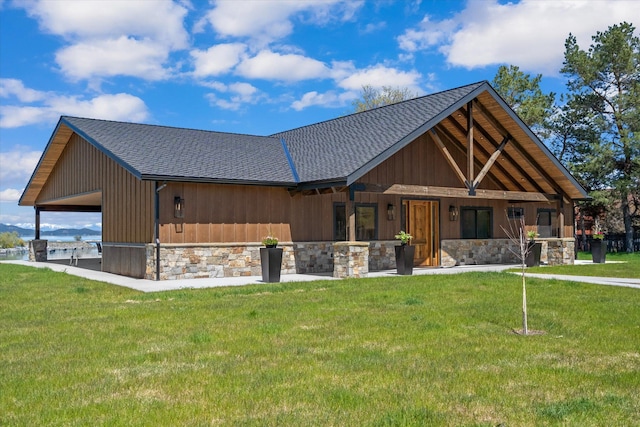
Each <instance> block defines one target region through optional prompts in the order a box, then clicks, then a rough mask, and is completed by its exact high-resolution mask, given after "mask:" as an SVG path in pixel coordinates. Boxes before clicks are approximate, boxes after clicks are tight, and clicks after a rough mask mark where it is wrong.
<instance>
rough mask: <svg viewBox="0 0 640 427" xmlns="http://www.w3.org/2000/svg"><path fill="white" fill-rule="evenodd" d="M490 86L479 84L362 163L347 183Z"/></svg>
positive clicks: (381, 161) (358, 177) (394, 152)
mask: <svg viewBox="0 0 640 427" xmlns="http://www.w3.org/2000/svg"><path fill="white" fill-rule="evenodd" d="M488 86H489V84H488V83H486V82H485V83H483V84H482V85H480V86H478V87H477V88H476V89H474V90H473V91H471V92H469V93H468V94H467V95H466V96H464V97H463V98H462V99H460V100H459V101H457V102H456V103H454V104H451V105H450V106H449V107H448V108H446V109H445V110H442V111H441V112H440V113H438V114H437V115H436V116H434V117H433V118H432V119H431V120H429V121H427V122H425V123H424V124H423V125H422V126H420V127H418V128H417V129H415V130H414V131H413V132H411V133H409V134H408V135H407V136H405V137H404V138H402V139H401V140H400V141H398V142H397V143H395V144H394V145H392V146H391V147H389V148H388V149H386V150H385V151H383V152H382V153H380V154H379V155H377V156H376V157H374V158H373V159H371V160H370V161H369V162H367V163H365V164H364V165H362V166H361V167H360V168H358V169H356V170H355V171H353V172H352V173H351V174H349V176H348V177H347V184H348V185H351V184H353V183H354V182H356V181H357V180H358V179H360V178H362V177H363V176H364V175H365V174H366V173H368V172H370V171H371V170H373V169H374V168H375V167H376V166H379V165H380V164H381V163H383V162H384V161H385V160H388V159H389V158H391V156H393V155H394V154H396V153H397V152H398V151H400V150H402V149H403V148H404V147H406V146H407V145H409V144H411V143H412V142H413V141H414V140H415V139H417V138H418V137H419V136H421V135H423V134H425V133H426V132H428V131H429V130H430V129H431V128H433V127H434V126H435V125H437V124H438V123H440V122H441V121H442V120H444V119H445V118H447V117H448V116H450V115H451V114H453V113H454V112H455V111H456V110H458V109H459V108H460V106H461V105H464V104H466V103H467V102H468V101H470V100H472V99H474V98H475V97H476V96H477V95H478V94H480V93H481V92H483V91H485V90H486V87H488Z"/></svg>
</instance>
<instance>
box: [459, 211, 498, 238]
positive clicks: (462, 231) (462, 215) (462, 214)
mask: <svg viewBox="0 0 640 427" xmlns="http://www.w3.org/2000/svg"><path fill="white" fill-rule="evenodd" d="M481 211H482V212H485V211H486V212H488V213H489V225H488V227H489V228H488V236H487V237H478V212H481ZM466 212H474V220H475V227H474V228H475V233H474V236H473V237H469V236H465V226H464V218H465V213H466ZM460 238H461V239H465V240H482V239H493V208H492V207H490V206H461V207H460Z"/></svg>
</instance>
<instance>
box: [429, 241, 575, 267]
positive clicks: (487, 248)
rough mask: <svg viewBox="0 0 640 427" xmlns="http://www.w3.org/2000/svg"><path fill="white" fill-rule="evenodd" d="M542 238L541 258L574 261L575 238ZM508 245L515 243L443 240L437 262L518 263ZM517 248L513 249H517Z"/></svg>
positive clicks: (551, 262) (555, 262) (553, 262)
mask: <svg viewBox="0 0 640 427" xmlns="http://www.w3.org/2000/svg"><path fill="white" fill-rule="evenodd" d="M537 241H538V242H542V253H541V256H540V261H541V262H542V263H545V264H548V265H561V264H573V261H574V259H575V256H574V245H575V242H574V239H572V238H564V239H537ZM509 248H513V249H514V250H515V249H517V244H516V243H514V242H512V241H511V240H509V239H488V240H473V239H464V240H443V241H442V249H441V260H440V264H441V265H442V266H443V267H453V266H455V265H477V264H518V263H520V260H519V257H517V256H516V255H515V254H514V253H513V252H512V251H511V250H509ZM517 252H518V251H517V250H516V253H517Z"/></svg>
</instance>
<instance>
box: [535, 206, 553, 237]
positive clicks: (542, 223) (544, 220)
mask: <svg viewBox="0 0 640 427" xmlns="http://www.w3.org/2000/svg"><path fill="white" fill-rule="evenodd" d="M555 213H556V210H555V209H538V220H537V221H536V222H537V224H536V225H537V226H538V236H540V237H555V236H556V234H557V233H556V229H555V227H554V220H553V219H554V217H555Z"/></svg>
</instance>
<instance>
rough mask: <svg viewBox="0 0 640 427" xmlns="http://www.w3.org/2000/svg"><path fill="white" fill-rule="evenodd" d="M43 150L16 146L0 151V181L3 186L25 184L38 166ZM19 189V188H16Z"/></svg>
mask: <svg viewBox="0 0 640 427" xmlns="http://www.w3.org/2000/svg"><path fill="white" fill-rule="evenodd" d="M41 155H42V151H36V150H33V149H31V148H30V147H23V146H16V147H13V148H12V149H11V151H3V152H0V165H2V167H1V168H0V183H1V184H2V186H3V187H14V186H24V185H25V184H26V182H27V181H28V180H29V177H31V173H32V172H33V170H34V169H35V168H36V165H37V164H38V161H39V160H40V156H41ZM16 191H17V190H16Z"/></svg>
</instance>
